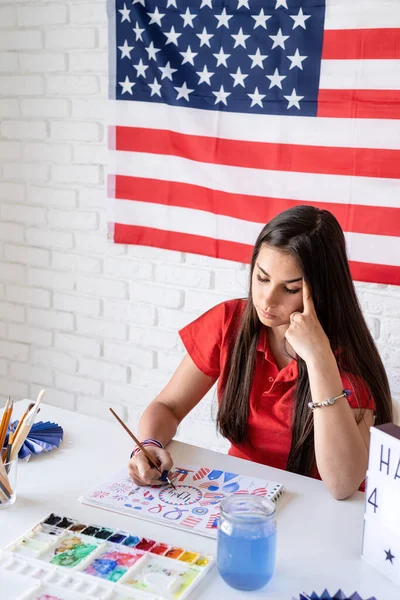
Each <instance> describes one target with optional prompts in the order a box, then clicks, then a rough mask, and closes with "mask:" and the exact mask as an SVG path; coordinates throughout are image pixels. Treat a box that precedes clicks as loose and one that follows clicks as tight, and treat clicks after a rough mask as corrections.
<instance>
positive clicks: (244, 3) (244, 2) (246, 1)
mask: <svg viewBox="0 0 400 600" xmlns="http://www.w3.org/2000/svg"><path fill="white" fill-rule="evenodd" d="M242 6H244V7H245V8H248V9H249V10H250V6H249V0H238V5H237V10H239V8H242Z"/></svg>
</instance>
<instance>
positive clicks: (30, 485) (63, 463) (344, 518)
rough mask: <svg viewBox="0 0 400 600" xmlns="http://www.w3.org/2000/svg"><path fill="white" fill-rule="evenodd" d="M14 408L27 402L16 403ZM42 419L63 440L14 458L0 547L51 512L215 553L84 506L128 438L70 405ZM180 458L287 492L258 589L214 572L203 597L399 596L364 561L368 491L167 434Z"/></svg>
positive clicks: (0, 521) (210, 545)
mask: <svg viewBox="0 0 400 600" xmlns="http://www.w3.org/2000/svg"><path fill="white" fill-rule="evenodd" d="M17 406H18V411H19V412H22V411H23V410H24V408H25V407H26V403H25V401H23V402H20V403H18V405H17ZM40 420H43V421H45V420H52V421H55V422H57V423H59V424H60V425H61V426H62V427H63V428H64V432H65V435H64V441H63V442H62V444H61V446H60V448H59V449H56V450H54V451H53V452H52V453H49V454H46V453H43V454H42V455H41V456H34V457H33V458H32V460H31V461H30V462H28V463H24V462H22V461H20V463H19V466H18V486H17V501H16V503H15V505H14V506H12V507H10V508H8V509H5V510H0V547H4V546H6V545H7V544H9V543H10V542H11V541H13V540H14V539H15V538H17V537H18V536H19V535H21V534H22V533H24V532H25V531H27V530H28V529H29V528H30V527H31V526H32V525H33V524H35V523H36V522H37V521H40V520H41V519H42V518H43V517H44V516H45V515H47V514H48V513H51V512H56V513H58V514H64V515H68V516H71V517H76V518H77V519H79V520H82V521H83V522H90V523H93V524H100V525H104V526H108V527H114V528H116V527H119V528H121V529H125V530H128V531H132V532H135V533H137V534H138V535H146V536H149V537H154V539H157V540H160V541H165V542H167V543H171V544H174V545H183V546H184V547H186V548H190V549H194V550H199V551H201V552H210V553H213V554H215V551H216V542H215V541H214V540H211V539H209V538H206V537H202V536H199V535H195V534H193V533H190V532H186V531H180V530H177V529H172V528H170V527H164V526H162V525H158V524H152V523H149V522H147V521H143V520H140V519H134V518H133V517H127V516H124V515H119V514H116V513H112V512H109V511H105V510H101V509H98V508H93V507H89V506H85V505H83V504H81V503H80V502H78V497H79V496H80V495H81V494H82V493H83V492H85V491H86V490H87V489H88V488H90V487H91V486H92V485H95V484H96V483H99V482H100V481H101V480H103V479H104V478H105V477H107V476H108V475H109V474H111V473H112V472H114V471H116V470H118V469H119V468H121V466H123V465H125V464H126V463H127V460H128V456H129V453H130V451H131V446H132V444H131V440H130V438H129V437H128V435H127V434H126V433H125V432H124V431H123V430H122V428H121V426H120V425H118V423H113V422H107V421H101V420H99V419H95V418H91V417H87V416H82V415H79V414H77V413H74V412H69V411H66V410H62V409H60V408H54V407H51V406H47V405H45V404H43V405H42V410H41V412H40ZM169 450H170V452H171V454H172V456H173V457H174V459H175V461H176V462H179V461H182V462H185V463H191V464H199V465H200V464H207V465H210V466H213V467H215V468H220V469H224V470H227V471H231V472H232V471H233V472H237V473H243V474H245V475H250V476H253V477H261V478H265V479H272V480H275V481H278V482H281V483H283V484H284V485H285V488H286V493H285V494H284V496H283V497H282V498H281V499H280V500H279V503H278V510H277V521H278V556H277V567H276V571H275V574H274V576H273V578H272V580H271V581H270V583H269V584H268V586H266V587H265V588H264V589H262V590H260V591H258V592H251V593H249V592H239V591H236V590H233V589H231V588H229V587H228V586H227V585H226V584H225V583H224V581H223V580H222V579H221V578H220V577H219V576H218V574H217V572H216V570H215V571H214V574H213V575H211V574H210V576H209V578H208V579H206V580H205V582H204V587H203V589H202V591H201V593H200V594H199V595H198V598H199V600H200V599H202V600H205V599H206V598H207V599H210V598H214V597H217V598H221V599H226V598H229V599H232V600H235V599H236V598H250V597H251V598H253V599H254V600H256V599H259V598H260V599H261V598H265V599H266V598H268V599H269V600H291V598H292V596H295V597H296V598H298V596H299V593H300V592H302V591H305V592H308V593H311V591H312V590H315V591H317V593H322V591H323V589H324V588H325V587H326V588H328V590H329V591H330V592H331V593H334V592H336V591H337V590H338V588H342V589H343V591H345V593H347V594H348V595H350V594H352V593H353V592H354V591H355V590H357V591H358V592H359V593H360V595H361V596H362V598H363V599H364V600H365V599H367V598H370V597H371V596H376V598H377V600H398V598H399V597H400V587H398V586H396V585H395V584H394V583H392V582H391V581H390V580H388V579H386V578H385V577H383V575H381V574H380V573H379V572H378V571H375V570H374V569H373V568H372V567H370V566H369V565H368V564H366V563H365V562H364V561H363V560H362V559H361V557H360V548H361V539H362V526H363V512H364V494H361V493H359V492H357V493H356V494H355V495H354V496H353V497H352V498H351V499H350V500H346V501H342V502H338V501H337V500H334V499H333V498H332V497H331V496H330V495H329V493H328V492H327V490H326V489H325V487H324V485H323V483H322V482H320V481H317V480H314V479H310V478H307V477H302V476H299V475H294V474H292V473H288V472H286V471H280V470H278V469H272V468H270V467H265V466H262V465H258V464H256V463H251V462H248V461H244V460H241V459H238V458H234V457H231V456H226V455H224V454H220V453H217V452H212V451H209V450H205V449H203V448H197V447H195V446H191V445H188V444H183V443H180V442H172V443H171V445H170V446H169Z"/></svg>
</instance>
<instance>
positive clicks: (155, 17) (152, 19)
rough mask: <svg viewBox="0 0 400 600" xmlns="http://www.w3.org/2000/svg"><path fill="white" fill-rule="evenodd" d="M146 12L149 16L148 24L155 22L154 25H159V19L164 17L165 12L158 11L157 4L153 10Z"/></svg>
mask: <svg viewBox="0 0 400 600" xmlns="http://www.w3.org/2000/svg"><path fill="white" fill-rule="evenodd" d="M147 14H148V15H149V17H150V21H149V25H152V24H153V23H155V24H156V25H158V26H159V27H161V19H162V18H163V17H165V13H160V11H159V10H158V6H156V7H155V9H154V12H152V13H147Z"/></svg>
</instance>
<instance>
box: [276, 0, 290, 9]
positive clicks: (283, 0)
mask: <svg viewBox="0 0 400 600" xmlns="http://www.w3.org/2000/svg"><path fill="white" fill-rule="evenodd" d="M280 6H283V7H284V8H287V7H288V5H287V0H276V4H275V10H276V9H277V8H279V7H280Z"/></svg>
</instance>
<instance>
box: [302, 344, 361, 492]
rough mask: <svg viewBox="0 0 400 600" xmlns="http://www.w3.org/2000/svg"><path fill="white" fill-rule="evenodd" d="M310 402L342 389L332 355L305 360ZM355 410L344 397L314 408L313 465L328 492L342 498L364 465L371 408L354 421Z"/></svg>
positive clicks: (354, 485)
mask: <svg viewBox="0 0 400 600" xmlns="http://www.w3.org/2000/svg"><path fill="white" fill-rule="evenodd" d="M307 370H308V377H309V381H310V389H311V397H312V399H313V402H321V401H323V400H326V399H327V398H328V397H329V396H338V395H339V394H341V393H342V391H343V388H342V381H341V378H340V374H339V369H338V366H337V363H336V359H335V356H334V355H333V353H332V352H330V353H328V354H327V355H326V356H321V355H320V356H318V357H315V359H314V360H309V361H308V362H307ZM358 417H359V411H358V410H354V409H352V408H351V407H350V406H349V403H348V401H347V398H340V399H339V400H337V401H336V402H335V404H333V405H330V406H326V407H323V408H317V409H314V443H315V457H316V462H317V468H318V471H319V474H320V475H321V478H322V480H323V481H324V483H325V485H326V487H327V488H328V489H329V491H330V492H331V494H332V495H333V496H334V497H335V498H336V499H338V500H342V499H344V498H347V497H349V496H351V495H352V494H354V492H356V491H357V490H358V488H359V486H360V484H361V483H362V481H363V480H364V479H365V475H366V472H367V466H368V449H369V428H370V427H371V426H372V425H373V412H372V411H371V410H366V411H364V415H363V417H362V419H361V421H360V422H359V424H358V425H357V421H356V419H357V418H358Z"/></svg>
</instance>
